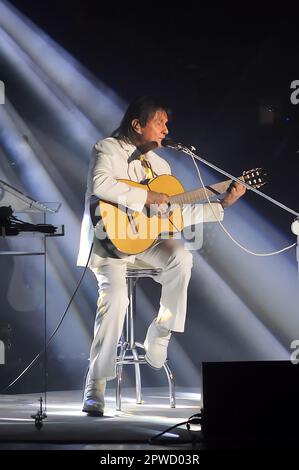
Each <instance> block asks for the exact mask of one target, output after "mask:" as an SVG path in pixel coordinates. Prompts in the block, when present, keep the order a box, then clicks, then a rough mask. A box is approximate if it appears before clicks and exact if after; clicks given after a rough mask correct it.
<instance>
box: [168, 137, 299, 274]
mask: <svg viewBox="0 0 299 470" xmlns="http://www.w3.org/2000/svg"><path fill="white" fill-rule="evenodd" d="M167 147H169V148H172V149H174V150H177V151H181V152H183V153H185V154H187V155H189V156H190V157H193V158H194V159H195V160H198V161H200V162H201V163H204V164H205V165H206V166H209V167H210V168H213V170H216V171H217V172H218V173H222V174H223V175H224V176H227V177H228V178H229V179H231V180H233V181H237V182H238V183H241V184H243V186H245V187H246V188H247V189H250V190H251V191H254V192H255V193H257V194H258V195H259V196H261V197H263V198H264V199H267V200H268V201H270V202H272V204H275V205H276V206H278V207H281V209H283V210H285V211H287V212H290V213H291V214H293V215H295V216H296V218H295V220H294V221H293V223H292V225H291V231H292V232H293V233H294V235H296V236H297V248H296V253H297V256H296V258H297V263H298V276H299V213H298V212H296V211H294V210H293V209H291V208H290V207H287V206H286V205H285V204H282V203H281V202H279V201H277V200H276V199H273V198H272V197H270V196H268V195H267V194H264V193H262V192H261V191H259V190H258V189H256V188H253V187H252V186H250V185H249V184H247V183H245V182H244V181H242V180H240V179H239V178H236V177H235V176H233V175H230V174H229V173H228V172H227V171H225V170H222V169H221V168H219V167H217V166H216V165H213V163H210V162H208V161H207V160H205V159H204V158H202V157H199V156H198V155H196V154H195V153H194V150H196V149H195V147H193V146H191V148H188V147H186V146H185V145H183V144H180V143H178V144H177V143H172V142H170V143H168V144H167Z"/></svg>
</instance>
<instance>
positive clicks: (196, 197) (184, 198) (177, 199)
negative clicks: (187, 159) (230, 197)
mask: <svg viewBox="0 0 299 470" xmlns="http://www.w3.org/2000/svg"><path fill="white" fill-rule="evenodd" d="M231 182H232V180H227V181H222V182H221V183H216V184H213V185H211V186H206V191H204V189H203V188H199V189H194V190H192V191H187V192H185V193H182V194H176V195H174V196H170V198H169V199H170V202H171V203H172V204H179V205H183V204H192V203H194V202H198V201H203V200H205V199H206V194H207V195H208V196H209V197H213V196H215V194H217V195H219V194H223V193H225V192H226V191H227V189H228V188H229V185H230V184H231Z"/></svg>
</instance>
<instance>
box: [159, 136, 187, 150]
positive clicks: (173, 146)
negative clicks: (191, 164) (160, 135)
mask: <svg viewBox="0 0 299 470" xmlns="http://www.w3.org/2000/svg"><path fill="white" fill-rule="evenodd" d="M161 145H162V146H163V147H169V148H171V149H175V150H181V148H183V147H184V146H183V144H181V143H179V142H175V141H174V140H172V139H167V138H166V139H163V140H162V141H161Z"/></svg>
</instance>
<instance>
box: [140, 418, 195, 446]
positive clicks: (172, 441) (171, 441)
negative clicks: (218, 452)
mask: <svg viewBox="0 0 299 470" xmlns="http://www.w3.org/2000/svg"><path fill="white" fill-rule="evenodd" d="M201 422H202V414H201V413H196V414H194V415H192V416H190V417H189V418H188V419H187V421H182V422H181V423H177V424H174V425H173V426H171V427H170V428H167V429H165V430H164V431H162V432H160V433H159V434H156V435H155V436H153V437H150V438H149V440H148V443H149V444H160V445H162V444H165V445H168V444H183V443H184V444H187V443H192V447H194V445H195V444H196V443H198V442H202V439H201V438H200V437H198V436H194V435H193V434H192V432H191V430H190V424H201ZM184 424H186V428H187V431H188V433H189V434H190V439H189V440H185V439H180V440H178V439H169V438H168V439H162V440H161V439H160V440H159V441H158V442H157V440H158V439H159V437H161V436H163V435H164V434H166V433H168V432H169V431H171V430H172V429H175V428H177V427H178V426H183V425H184Z"/></svg>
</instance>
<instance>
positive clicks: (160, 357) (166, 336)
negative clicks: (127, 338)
mask: <svg viewBox="0 0 299 470" xmlns="http://www.w3.org/2000/svg"><path fill="white" fill-rule="evenodd" d="M170 337H171V331H170V330H168V328H163V326H161V325H160V324H159V323H156V319H155V320H154V321H153V322H152V323H151V324H150V326H149V329H148V330H147V334H146V338H145V340H144V349H145V352H146V354H145V356H144V359H145V360H146V362H147V363H148V364H149V365H150V366H151V367H153V368H154V369H161V367H163V364H164V362H165V361H166V359H167V348H168V343H169V340H170Z"/></svg>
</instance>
